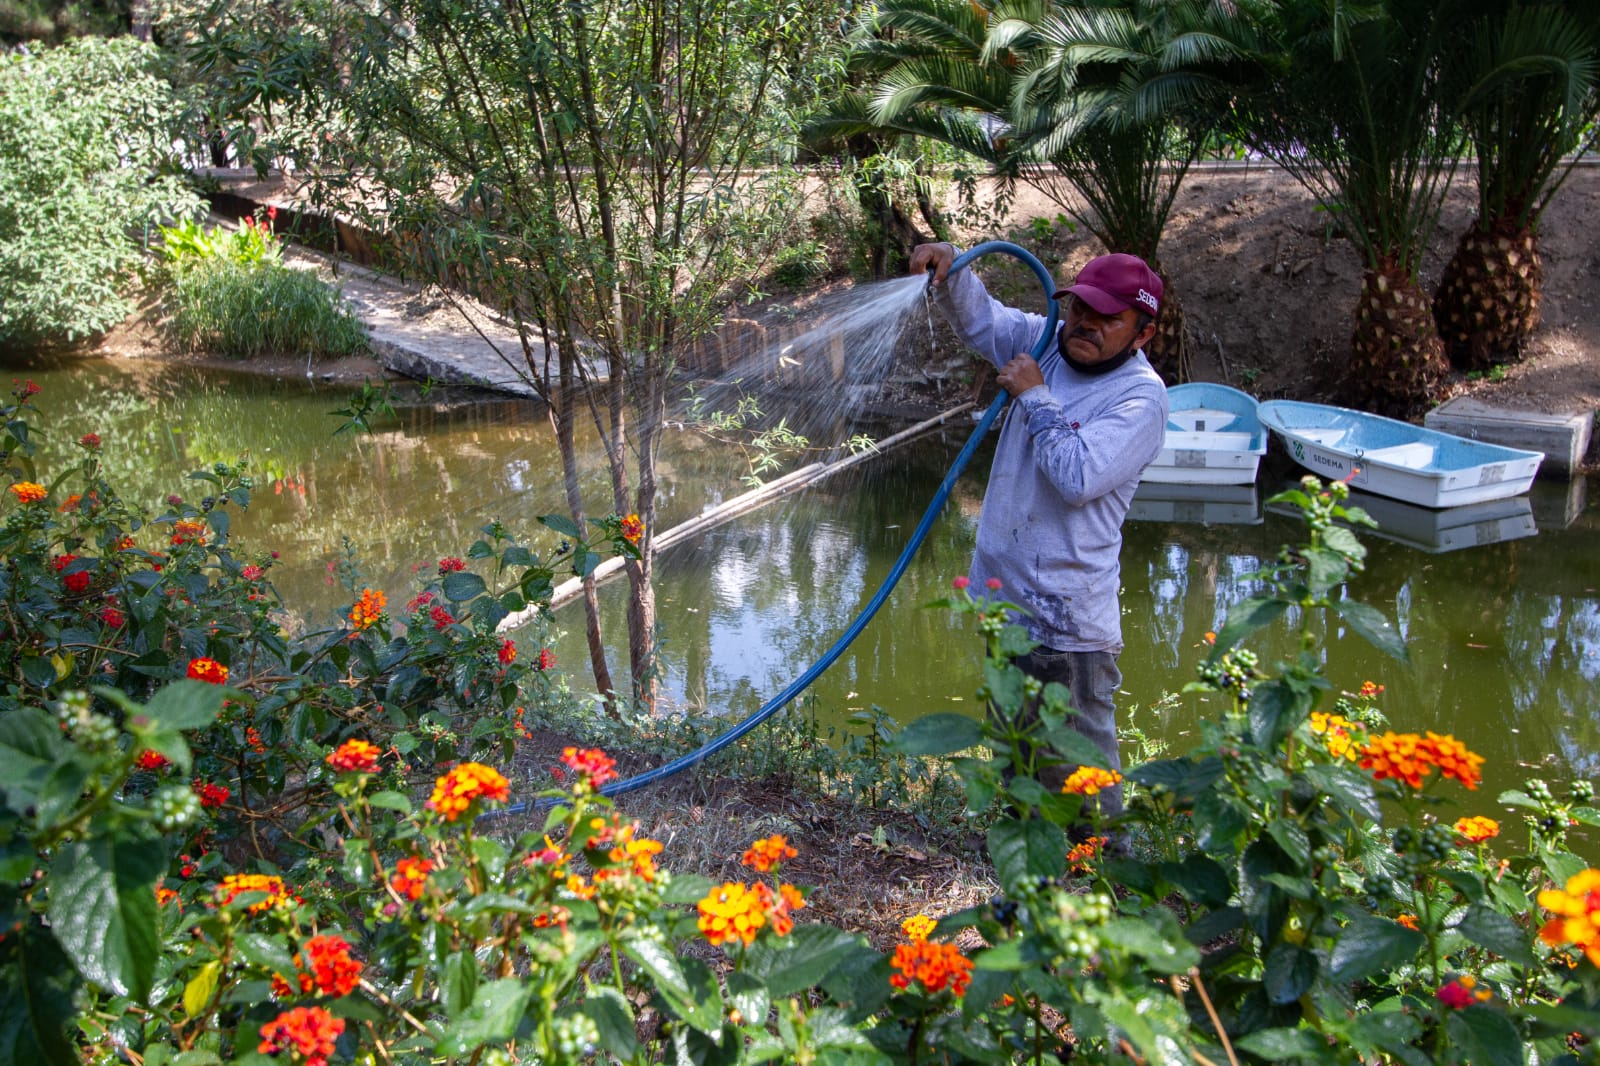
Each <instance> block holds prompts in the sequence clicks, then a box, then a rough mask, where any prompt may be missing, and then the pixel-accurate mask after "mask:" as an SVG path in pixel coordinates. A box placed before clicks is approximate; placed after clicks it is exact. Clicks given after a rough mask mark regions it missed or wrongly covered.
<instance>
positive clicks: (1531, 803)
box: [1495, 788, 1544, 811]
mask: <svg viewBox="0 0 1600 1066" xmlns="http://www.w3.org/2000/svg"><path fill="white" fill-rule="evenodd" d="M1495 802H1496V803H1501V804H1504V805H1505V806H1507V807H1526V808H1528V809H1529V810H1532V811H1542V810H1544V804H1542V803H1540V802H1539V801H1538V800H1536V799H1534V798H1533V797H1532V796H1530V795H1528V794H1527V793H1526V792H1523V791H1522V790H1521V789H1517V788H1508V789H1506V790H1505V791H1504V792H1502V793H1500V796H1499V798H1498V799H1496V801H1495Z"/></svg>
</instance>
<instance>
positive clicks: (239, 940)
mask: <svg viewBox="0 0 1600 1066" xmlns="http://www.w3.org/2000/svg"><path fill="white" fill-rule="evenodd" d="M233 946H234V950H235V951H237V952H238V953H239V955H240V956H241V957H242V958H243V959H244V960H245V961H246V962H248V963H250V964H251V965H253V966H259V967H261V968H262V969H263V970H271V971H272V972H273V973H281V974H284V975H287V974H288V973H289V972H290V971H292V970H293V969H294V960H293V959H292V958H291V957H290V956H289V949H288V948H287V947H286V946H284V943H283V941H281V940H278V939H277V938H275V937H270V936H267V935H265V934H263V933H240V934H239V935H238V936H237V937H236V938H234V941H233Z"/></svg>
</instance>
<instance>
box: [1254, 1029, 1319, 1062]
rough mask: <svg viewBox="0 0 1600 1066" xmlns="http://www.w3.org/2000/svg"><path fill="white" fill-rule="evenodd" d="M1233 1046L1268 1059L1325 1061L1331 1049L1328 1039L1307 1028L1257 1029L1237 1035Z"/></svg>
mask: <svg viewBox="0 0 1600 1066" xmlns="http://www.w3.org/2000/svg"><path fill="white" fill-rule="evenodd" d="M1233 1046H1234V1047H1236V1048H1238V1049H1239V1050H1241V1051H1248V1052H1249V1053H1250V1054H1252V1055H1256V1056H1259V1057H1260V1058H1263V1059H1267V1060H1268V1061H1279V1062H1281V1061H1284V1060H1289V1059H1318V1060H1323V1061H1326V1060H1328V1059H1329V1058H1330V1052H1331V1051H1332V1050H1333V1049H1332V1048H1330V1047H1329V1046H1328V1039H1327V1037H1324V1036H1322V1035H1320V1034H1318V1033H1314V1032H1312V1031H1311V1030H1309V1029H1257V1030H1256V1031H1255V1032H1253V1033H1248V1034H1246V1035H1245V1036H1241V1037H1239V1038H1238V1039H1237V1040H1235V1041H1234V1042H1233Z"/></svg>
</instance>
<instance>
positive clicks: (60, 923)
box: [48, 836, 167, 1004]
mask: <svg viewBox="0 0 1600 1066" xmlns="http://www.w3.org/2000/svg"><path fill="white" fill-rule="evenodd" d="M166 863H167V854H166V848H165V847H163V846H162V845H161V843H160V841H158V840H154V839H151V838H147V837H134V836H126V837H118V838H110V837H96V838H93V839H91V840H87V841H81V842H74V843H70V844H65V845H63V846H62V847H61V849H60V851H59V852H58V853H57V855H56V860H55V864H54V866H53V868H52V869H51V871H50V878H49V891H50V903H49V910H48V913H49V916H50V926H51V928H52V929H54V930H55V934H56V939H57V940H59V941H60V943H61V947H62V948H63V949H64V950H65V951H66V953H67V954H68V955H69V956H70V957H71V958H72V961H73V962H74V963H75V964H76V965H77V967H78V972H79V973H81V974H83V976H84V977H85V978H87V979H88V980H90V981H93V982H94V983H95V984H97V985H100V986H101V987H103V988H107V989H110V990H111V991H113V992H116V993H118V994H119V995H124V996H127V997H128V998H130V999H132V1000H134V1001H135V1002H138V1003H141V1004H142V1003H145V1002H146V1001H147V1000H148V998H149V996H150V986H151V983H152V981H153V980H154V978H155V971H156V963H157V962H158V961H159V960H160V957H161V938H160V928H159V924H158V921H157V916H156V894H155V883H156V880H157V879H158V878H159V877H160V876H161V874H162V872H163V871H164V870H165V868H166Z"/></svg>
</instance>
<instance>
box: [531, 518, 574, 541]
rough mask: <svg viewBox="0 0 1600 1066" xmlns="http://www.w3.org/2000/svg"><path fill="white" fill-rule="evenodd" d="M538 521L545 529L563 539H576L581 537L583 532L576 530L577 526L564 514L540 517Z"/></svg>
mask: <svg viewBox="0 0 1600 1066" xmlns="http://www.w3.org/2000/svg"><path fill="white" fill-rule="evenodd" d="M539 521H540V522H542V523H544V525H545V527H546V528H547V529H550V530H552V531H554V532H556V533H559V534H561V535H562V536H563V537H572V538H574V539H578V538H580V537H582V536H583V531H582V530H580V529H579V528H578V524H577V523H576V522H574V521H573V520H572V519H570V518H568V517H567V516H566V515H564V514H547V515H540V516H539Z"/></svg>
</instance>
